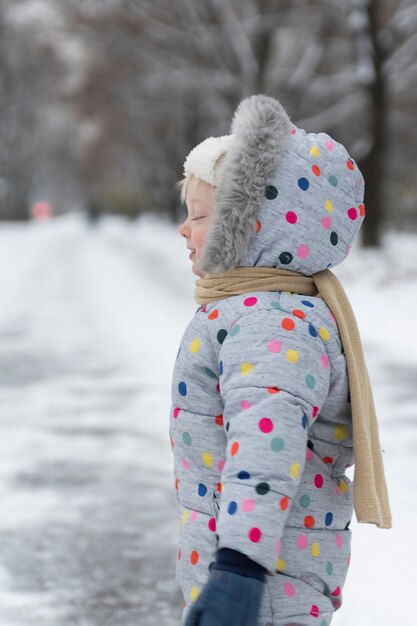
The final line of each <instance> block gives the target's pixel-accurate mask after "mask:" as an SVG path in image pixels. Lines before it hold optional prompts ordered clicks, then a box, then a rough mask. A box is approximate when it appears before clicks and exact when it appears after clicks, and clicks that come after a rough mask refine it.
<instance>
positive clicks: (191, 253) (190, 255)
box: [188, 250, 195, 259]
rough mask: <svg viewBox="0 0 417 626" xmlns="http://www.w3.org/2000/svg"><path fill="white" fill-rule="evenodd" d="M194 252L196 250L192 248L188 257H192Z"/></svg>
mask: <svg viewBox="0 0 417 626" xmlns="http://www.w3.org/2000/svg"><path fill="white" fill-rule="evenodd" d="M193 254H195V250H191V252H190V254H189V255H188V258H189V259H191V257H192V256H193Z"/></svg>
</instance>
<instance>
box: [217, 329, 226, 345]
mask: <svg viewBox="0 0 417 626" xmlns="http://www.w3.org/2000/svg"><path fill="white" fill-rule="evenodd" d="M226 337H227V330H225V329H224V328H221V329H220V330H219V332H218V333H217V341H218V342H219V343H223V341H224V340H225V339H226Z"/></svg>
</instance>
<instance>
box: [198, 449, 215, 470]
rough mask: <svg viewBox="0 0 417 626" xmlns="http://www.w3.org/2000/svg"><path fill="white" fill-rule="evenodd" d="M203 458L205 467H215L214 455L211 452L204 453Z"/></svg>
mask: <svg viewBox="0 0 417 626" xmlns="http://www.w3.org/2000/svg"><path fill="white" fill-rule="evenodd" d="M201 458H202V459H203V463H204V465H207V466H208V467H211V466H212V465H213V455H212V454H210V453H209V452H203V454H202V455H201Z"/></svg>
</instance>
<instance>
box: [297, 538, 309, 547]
mask: <svg viewBox="0 0 417 626" xmlns="http://www.w3.org/2000/svg"><path fill="white" fill-rule="evenodd" d="M297 546H298V549H299V550H306V549H307V547H308V539H307V537H306V536H305V535H298V537H297Z"/></svg>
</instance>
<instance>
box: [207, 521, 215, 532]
mask: <svg viewBox="0 0 417 626" xmlns="http://www.w3.org/2000/svg"><path fill="white" fill-rule="evenodd" d="M207 525H208V527H209V530H210V532H212V533H214V532H216V518H215V517H211V518H210V519H209V521H208V524H207Z"/></svg>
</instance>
